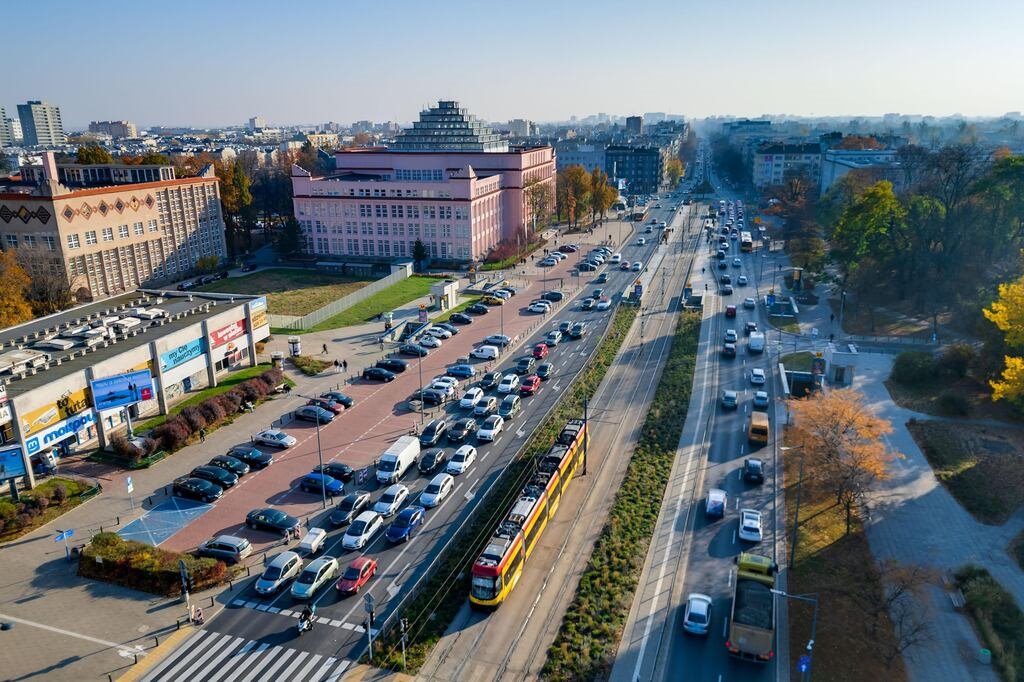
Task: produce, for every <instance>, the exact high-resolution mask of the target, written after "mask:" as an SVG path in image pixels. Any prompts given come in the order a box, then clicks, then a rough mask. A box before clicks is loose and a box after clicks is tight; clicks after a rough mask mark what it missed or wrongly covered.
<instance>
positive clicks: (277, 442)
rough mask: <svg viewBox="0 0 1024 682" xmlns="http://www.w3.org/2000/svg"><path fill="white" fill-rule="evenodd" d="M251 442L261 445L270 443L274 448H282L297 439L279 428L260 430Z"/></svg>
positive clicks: (292, 443)
mask: <svg viewBox="0 0 1024 682" xmlns="http://www.w3.org/2000/svg"><path fill="white" fill-rule="evenodd" d="M253 442H255V443H260V444H262V445H271V446H273V447H275V448H281V449H282V450H284V449H286V448H290V447H291V446H293V445H295V444H296V443H298V442H299V441H298V440H297V439H296V438H295V436H289V435H288V434H287V433H285V432H284V431H282V430H281V429H266V430H265V431H260V432H259V433H257V434H256V435H255V436H253Z"/></svg>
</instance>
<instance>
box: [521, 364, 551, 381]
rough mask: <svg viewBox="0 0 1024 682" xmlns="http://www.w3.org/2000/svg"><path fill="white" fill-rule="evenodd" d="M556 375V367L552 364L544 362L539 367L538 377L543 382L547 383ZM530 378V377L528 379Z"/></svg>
mask: <svg viewBox="0 0 1024 682" xmlns="http://www.w3.org/2000/svg"><path fill="white" fill-rule="evenodd" d="M554 373H555V366H554V365H553V364H551V363H550V362H544V363H541V364H539V365H537V377H538V378H539V379H540V380H541V381H547V380H548V379H550V378H551V376H552V375H553V374H554ZM527 378H529V377H527Z"/></svg>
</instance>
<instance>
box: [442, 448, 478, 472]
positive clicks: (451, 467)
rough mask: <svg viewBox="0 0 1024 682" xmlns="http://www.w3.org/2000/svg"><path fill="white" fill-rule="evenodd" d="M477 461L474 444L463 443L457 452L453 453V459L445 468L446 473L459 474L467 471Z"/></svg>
mask: <svg viewBox="0 0 1024 682" xmlns="http://www.w3.org/2000/svg"><path fill="white" fill-rule="evenodd" d="M475 461H476V448H474V447H473V446H472V445H463V446H462V447H461V448H459V449H458V450H456V451H455V454H453V455H452V458H451V461H449V462H448V467H447V468H446V469H445V473H448V474H451V475H453V476H458V475H459V474H463V473H465V472H466V471H467V470H468V469H469V467H470V466H471V465H472V464H473V462H475Z"/></svg>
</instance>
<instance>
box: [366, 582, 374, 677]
mask: <svg viewBox="0 0 1024 682" xmlns="http://www.w3.org/2000/svg"><path fill="white" fill-rule="evenodd" d="M363 600H364V602H365V603H364V604H363V609H364V610H365V611H366V620H365V621H363V624H364V625H365V626H366V641H367V642H369V644H370V665H373V624H374V620H375V618H374V612H373V595H372V594H370V593H369V592H367V593H366V596H365V597H363Z"/></svg>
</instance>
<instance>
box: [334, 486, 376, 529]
mask: <svg viewBox="0 0 1024 682" xmlns="http://www.w3.org/2000/svg"><path fill="white" fill-rule="evenodd" d="M369 504H370V493H349V494H348V495H346V496H345V497H343V498H342V499H341V502H339V503H338V504H336V505H335V506H334V511H332V512H331V515H330V516H328V517H327V520H328V521H330V522H331V523H332V524H333V525H335V526H344V525H345V524H348V523H352V519H354V518H355V517H357V516H359V513H360V512H362V511H363V510H364V509H366V507H367V505H369Z"/></svg>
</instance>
